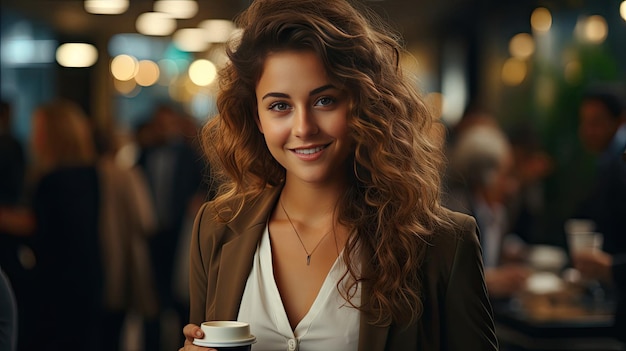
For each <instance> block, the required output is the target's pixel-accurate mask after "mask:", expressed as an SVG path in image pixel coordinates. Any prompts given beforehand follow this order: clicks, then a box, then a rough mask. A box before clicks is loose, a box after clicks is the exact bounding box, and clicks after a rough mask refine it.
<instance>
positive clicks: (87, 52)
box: [56, 43, 98, 67]
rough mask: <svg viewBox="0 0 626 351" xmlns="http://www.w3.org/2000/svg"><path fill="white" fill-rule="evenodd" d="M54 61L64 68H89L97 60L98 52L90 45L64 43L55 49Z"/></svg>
mask: <svg viewBox="0 0 626 351" xmlns="http://www.w3.org/2000/svg"><path fill="white" fill-rule="evenodd" d="M56 59H57V62H58V63H59V64H60V65H61V66H64V67H90V66H93V64H94V63H96V61H97V60H98V50H97V49H96V47H95V46H93V45H91V44H85V43H66V44H63V45H61V46H59V48H58V49H57V52H56Z"/></svg>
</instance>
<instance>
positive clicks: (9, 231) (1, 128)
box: [0, 101, 35, 344]
mask: <svg viewBox="0 0 626 351" xmlns="http://www.w3.org/2000/svg"><path fill="white" fill-rule="evenodd" d="M12 117H13V116H12V105H11V103H10V102H9V101H2V102H1V103H0V169H1V171H0V267H2V269H3V270H4V273H5V274H6V277H7V279H8V280H9V282H10V283H11V285H12V288H13V291H14V292H15V298H16V299H17V306H18V315H19V316H20V318H18V323H19V326H20V327H19V328H18V330H19V335H20V337H19V339H23V340H24V342H23V344H25V343H26V342H27V337H26V336H24V337H22V335H24V333H25V331H26V330H28V329H29V328H30V327H31V325H29V324H28V323H29V321H32V320H33V319H34V311H33V307H32V305H30V304H28V303H26V302H27V301H28V300H29V295H31V294H33V291H34V287H33V284H34V279H35V277H34V271H33V265H34V261H33V257H34V256H33V251H32V238H30V237H29V236H28V234H30V232H23V231H20V230H15V229H18V228H22V227H24V225H26V226H28V219H26V223H23V218H24V216H17V217H15V216H12V215H11V214H12V213H14V212H24V213H26V212H28V211H27V210H26V209H23V208H22V207H24V206H25V205H26V204H25V203H24V202H25V198H26V194H25V190H26V182H25V178H26V167H27V160H26V155H25V152H24V148H23V146H22V144H21V143H20V141H19V140H18V139H17V138H16V137H15V136H14V135H13V133H12V128H11V126H12V123H11V120H12Z"/></svg>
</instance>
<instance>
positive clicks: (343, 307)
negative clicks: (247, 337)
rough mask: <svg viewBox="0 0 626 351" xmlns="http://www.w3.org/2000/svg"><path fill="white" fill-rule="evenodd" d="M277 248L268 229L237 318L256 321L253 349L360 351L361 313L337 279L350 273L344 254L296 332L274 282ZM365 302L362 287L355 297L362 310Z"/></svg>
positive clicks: (261, 350)
mask: <svg viewBox="0 0 626 351" xmlns="http://www.w3.org/2000/svg"><path fill="white" fill-rule="evenodd" d="M271 250H272V248H271V244H270V239H269V232H268V230H267V226H266V228H265V232H264V233H263V237H262V239H261V242H260V243H259V246H258V247H257V250H256V253H255V255H254V263H253V266H252V271H251V272H250V275H249V276H248V281H247V282H246V288H245V290H244V293H243V297H242V300H241V305H240V306H239V315H238V317H237V320H238V321H241V322H247V323H250V331H251V333H252V334H253V335H254V336H256V343H255V344H253V345H252V350H253V351H265V350H268V351H270V350H271V351H276V350H287V351H296V350H299V351H316V350H320V351H321V350H324V351H327V350H342V351H356V350H357V347H358V341H359V317H360V312H359V311H358V310H357V309H356V308H354V307H352V306H351V305H350V304H348V303H347V302H346V301H345V300H344V298H343V297H341V294H340V293H339V291H338V290H337V281H338V280H339V279H340V278H341V276H342V274H343V272H345V263H344V262H343V259H342V258H341V255H340V256H339V257H338V258H337V260H336V261H335V263H334V264H333V266H332V268H331V269H330V272H329V273H328V276H326V280H325V281H324V283H323V284H322V288H321V289H320V291H319V293H318V295H317V297H316V298H315V301H314V302H313V305H312V306H311V309H310V310H309V312H308V313H307V314H306V315H305V316H304V318H302V320H301V321H300V323H298V325H297V326H296V329H295V330H294V331H292V330H291V326H290V324H289V320H288V318H287V313H286V312H285V308H284V306H283V303H282V300H281V298H280V293H279V291H278V287H277V286H276V281H275V280H274V270H273V265H272V251H271ZM360 298H361V291H360V287H358V291H357V293H356V295H355V297H354V299H353V302H354V304H355V305H356V306H358V305H359V304H360Z"/></svg>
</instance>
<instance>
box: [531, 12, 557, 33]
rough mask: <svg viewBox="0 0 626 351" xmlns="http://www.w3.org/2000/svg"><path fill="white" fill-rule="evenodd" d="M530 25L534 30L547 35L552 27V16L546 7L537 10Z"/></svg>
mask: <svg viewBox="0 0 626 351" xmlns="http://www.w3.org/2000/svg"><path fill="white" fill-rule="evenodd" d="M530 25H531V26H532V28H533V30H535V31H537V32H540V33H545V32H548V31H550V28H551V27H552V14H551V13H550V10H548V9H547V8H545V7H538V8H536V9H535V10H534V11H533V13H532V15H531V16H530Z"/></svg>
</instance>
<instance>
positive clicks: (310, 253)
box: [279, 199, 333, 266]
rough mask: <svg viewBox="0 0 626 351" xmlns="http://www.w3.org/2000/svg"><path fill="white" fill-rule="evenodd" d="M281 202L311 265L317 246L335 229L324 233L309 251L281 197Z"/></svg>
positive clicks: (307, 263) (307, 261)
mask: <svg viewBox="0 0 626 351" xmlns="http://www.w3.org/2000/svg"><path fill="white" fill-rule="evenodd" d="M279 202H280V207H281V208H282V209H283V212H285V216H287V220H288V221H289V224H291V228H293V231H294V233H296V236H297V237H298V240H299V241H300V245H302V248H303V249H304V252H306V265H307V266H310V265H311V256H313V253H314V252H315V250H317V248H318V247H319V246H320V244H321V243H322V241H324V239H325V238H326V237H327V236H328V234H330V233H332V232H333V230H332V229H331V230H330V231H329V232H328V233H326V234H324V236H323V237H322V238H321V239H320V241H318V242H317V245H315V247H314V248H313V250H311V252H309V250H307V249H306V246H304V242H303V241H302V238H301V237H300V233H298V230H296V226H295V225H293V222H292V221H291V217H289V213H287V210H285V205H283V200H282V199H280V201H279Z"/></svg>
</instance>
